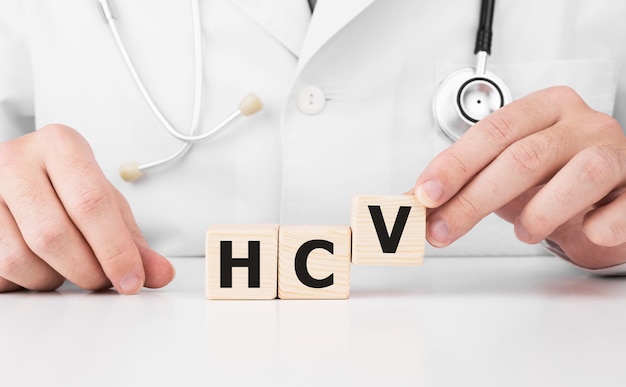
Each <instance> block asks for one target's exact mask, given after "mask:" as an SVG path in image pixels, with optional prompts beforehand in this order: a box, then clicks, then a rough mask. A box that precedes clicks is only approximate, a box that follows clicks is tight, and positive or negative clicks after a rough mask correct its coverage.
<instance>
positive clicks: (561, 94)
mask: <svg viewBox="0 0 626 387" xmlns="http://www.w3.org/2000/svg"><path fill="white" fill-rule="evenodd" d="M624 188H626V137H625V136H624V133H623V132H622V129H621V127H620V125H619V123H618V122H617V121H616V120H615V119H613V118H612V117H610V116H608V115H606V114H603V113H599V112H597V111H594V110H592V109H591V108H590V107H589V106H587V105H586V104H585V102H584V101H583V100H582V99H581V98H580V96H578V95H577V94H576V93H575V92H574V91H573V90H572V89H570V88H567V87H553V88H549V89H545V90H542V91H539V92H536V93H533V94H530V95H528V96H526V97H524V98H521V99H519V100H517V101H515V102H512V103H510V104H508V105H506V106H504V107H503V108H501V109H499V110H498V111H496V112H495V113H493V114H491V115H490V116H488V117H486V118H485V119H483V120H481V121H480V122H478V123H477V124H475V125H474V126H473V127H471V128H470V129H469V130H468V131H467V133H465V135H463V136H462V137H461V139H459V140H458V141H457V142H456V143H455V144H453V145H452V146H451V147H450V148H448V149H447V150H445V151H444V152H442V153H441V154H439V155H438V156H437V157H435V158H434V159H433V160H432V161H431V163H430V164H429V165H428V166H427V168H426V169H425V170H424V171H423V172H422V174H421V175H420V177H419V178H418V179H417V182H416V184H415V194H416V195H417V197H418V199H419V200H420V201H421V202H422V203H423V204H424V205H425V206H426V207H429V208H431V210H429V214H428V223H427V229H426V234H427V239H428V241H429V242H430V243H431V244H432V245H434V246H436V247H444V246H447V245H449V244H451V243H452V242H454V241H455V240H457V239H458V238H459V237H461V236H462V235H464V234H465V233H466V232H468V231H469V230H470V229H471V228H472V227H473V226H474V225H476V223H478V222H479V221H480V220H481V219H482V218H483V217H485V216H486V215H488V214H489V213H491V212H496V213H497V214H498V215H500V216H501V217H503V218H504V219H506V220H508V221H510V222H512V223H513V224H514V229H515V234H516V236H517V238H518V239H520V240H521V241H523V242H526V243H538V242H540V241H542V240H543V239H549V240H551V241H554V242H555V243H557V244H558V245H559V246H560V247H561V248H562V249H563V251H564V252H565V253H566V254H567V255H568V257H569V258H570V259H571V260H572V261H573V262H574V263H576V264H578V265H580V266H582V267H586V268H590V269H597V268H604V267H609V266H613V265H617V264H620V263H624V262H626V194H625V193H626V190H625V189H624Z"/></svg>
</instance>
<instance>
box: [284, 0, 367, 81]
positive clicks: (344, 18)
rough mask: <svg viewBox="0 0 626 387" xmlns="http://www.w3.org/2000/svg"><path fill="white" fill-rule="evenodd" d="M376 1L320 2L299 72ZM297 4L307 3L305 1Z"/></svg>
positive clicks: (298, 0) (304, 46)
mask: <svg viewBox="0 0 626 387" xmlns="http://www.w3.org/2000/svg"><path fill="white" fill-rule="evenodd" d="M374 1H375V0H318V1H317V5H316V6H315V13H314V14H313V18H312V19H311V23H310V24H309V28H308V32H307V34H306V39H305V41H304V45H303V46H302V51H301V53H300V60H299V63H298V72H299V71H300V70H302V68H303V67H304V66H305V65H306V63H307V62H308V61H309V60H310V59H311V57H313V55H315V53H316V52H317V51H318V50H319V49H320V48H321V47H322V46H323V45H324V44H325V43H326V42H327V41H328V40H329V39H330V38H332V37H333V36H334V35H335V34H336V33H337V32H338V31H340V30H341V29H342V28H343V27H345V26H346V25H347V24H348V23H349V22H350V21H351V20H352V19H354V18H355V17H356V16H357V15H358V14H359V13H361V12H362V11H363V10H364V9H365V8H367V7H368V6H369V5H370V4H372V3H373V2H374ZM296 2H302V3H306V1H304V0H296Z"/></svg>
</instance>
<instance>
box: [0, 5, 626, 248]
mask: <svg viewBox="0 0 626 387" xmlns="http://www.w3.org/2000/svg"><path fill="white" fill-rule="evenodd" d="M200 3H201V4H200V8H201V14H202V30H203V52H204V60H205V67H204V75H205V83H204V93H205V99H204V105H203V113H202V117H201V127H202V128H203V129H204V130H207V129H209V128H211V127H212V126H213V125H215V124H216V123H217V122H219V121H221V120H222V119H223V118H224V117H226V116H227V115H228V114H229V113H231V112H232V111H233V110H234V109H235V107H236V105H237V103H238V101H239V100H240V98H241V97H243V96H244V95H245V94H246V93H248V92H250V91H254V92H256V93H257V94H258V95H259V96H260V97H261V98H262V99H263V102H264V105H265V108H264V110H263V111H262V112H260V113H259V114H258V115H256V116H253V117H250V118H245V119H242V120H241V121H239V122H238V123H237V124H236V125H235V126H234V127H233V128H231V129H230V130H229V131H227V132H225V133H222V134H221V135H220V136H219V137H218V138H216V139H215V140H213V141H211V142H208V143H203V144H200V145H197V146H195V147H194V148H193V149H192V151H191V152H190V153H189V154H188V155H187V156H186V157H185V158H184V159H183V160H182V161H180V162H179V163H177V164H175V165H172V166H169V167H166V168H162V169H161V170H160V171H158V172H155V173H150V174H149V176H147V178H145V179H144V180H142V181H139V182H137V183H134V184H128V183H124V182H122V180H121V179H120V178H119V176H118V169H119V166H120V165H121V164H122V163H124V162H128V161H140V162H147V161H152V160H154V159H158V158H161V157H163V156H166V155H168V154H171V153H172V152H174V151H175V150H176V149H178V147H179V146H180V142H179V141H177V140H175V139H173V138H172V137H171V136H170V135H169V134H167V133H166V132H165V130H164V129H163V128H162V127H161V126H160V124H159V123H158V122H157V120H156V119H155V118H154V116H153V114H152V113H151V111H150V110H149V109H148V107H147V105H146V103H145V102H144V100H143V99H142V98H141V96H140V94H139V93H138V91H137V90H136V87H135V85H134V84H133V82H132V80H131V77H130V76H129V72H128V70H127V68H126V67H125V65H124V63H123V61H122V59H121V56H120V54H119V52H118V51H117V49H116V47H115V45H114V41H113V39H112V37H111V35H110V33H109V31H108V29H107V26H106V24H105V23H104V21H103V19H102V17H101V15H100V12H99V8H98V4H97V1H95V0H91V1H88V0H55V1H52V0H49V1H45V0H2V2H0V139H2V140H7V139H10V138H14V137H16V136H19V135H21V134H22V133H25V132H28V131H31V130H33V129H34V128H40V127H41V126H43V125H45V124H49V123H55V122H56V123H64V124H67V125H70V126H72V127H74V128H75V129H77V130H79V131H80V132H81V133H82V134H83V135H84V136H85V138H86V139H87V140H88V141H89V142H90V144H91V145H92V148H93V150H94V152H95V155H96V157H97V160H98V162H99V163H100V165H101V167H102V168H103V170H104V172H105V173H106V175H107V176H108V178H109V179H110V180H111V181H112V182H113V183H114V184H115V185H116V186H117V187H118V188H119V189H120V190H121V191H122V193H123V194H124V195H125V196H126V198H127V199H128V200H129V202H130V204H131V206H132V208H133V210H134V213H135V216H136V218H137V220H138V223H139V225H140V226H141V228H142V230H143V231H144V233H145V234H146V236H147V237H148V239H149V241H150V243H151V244H152V246H153V247H154V248H155V249H157V250H158V251H160V252H161V253H163V254H166V255H170V256H174V255H190V254H191V255H202V254H203V246H204V232H205V229H206V228H207V226H209V225H211V224H214V223H261V222H263V223H267V222H271V223H281V224H293V223H308V224H349V216H350V201H351V197H352V195H353V194H359V193H367V194H387V193H390V194H397V193H402V192H404V191H406V190H407V189H409V188H410V187H412V186H413V184H414V182H415V179H416V178H417V176H418V175H419V173H420V171H421V170H422V169H423V168H424V166H425V165H426V163H427V162H428V161H429V160H430V159H431V158H432V157H433V155H434V154H435V153H436V152H439V151H441V150H442V149H445V147H447V146H448V145H449V142H448V140H447V139H446V138H445V136H443V135H442V134H441V133H440V132H439V131H438V129H437V128H436V125H435V123H434V121H433V116H432V113H431V109H432V108H431V100H432V96H433V93H434V91H435V89H436V86H437V84H438V82H439V81H440V80H441V79H442V78H443V77H444V76H445V75H446V74H448V73H449V72H450V71H453V70H456V69H459V68H463V67H469V66H473V65H474V62H475V57H474V54H473V48H474V47H473V45H474V36H475V29H476V25H477V20H478V12H479V0H471V1H468V0H441V1H427V2H426V1H415V0H377V1H374V0H342V1H332V0H319V1H318V4H317V8H316V10H315V13H314V16H313V17H312V18H311V14H310V11H309V9H308V4H307V2H306V0H271V1H270V0H264V1H256V0H202V1H201V2H200ZM115 8H116V10H117V15H118V20H119V26H120V32H121V34H122V36H123V38H124V40H125V42H126V44H127V46H128V49H129V52H130V55H131V56H132V58H133V60H134V62H135V64H136V66H137V68H138V71H139V73H140V74H141V76H142V78H143V80H144V81H145V84H146V85H147V88H148V89H149V91H150V93H151V94H152V95H153V98H154V100H155V101H156V103H157V104H158V105H159V106H160V108H161V109H162V111H163V113H164V114H165V116H166V117H168V119H169V120H170V121H171V122H172V123H173V124H174V125H175V126H176V127H177V128H179V129H180V130H181V131H188V128H189V126H190V121H191V110H192V99H193V49H192V29H191V13H190V12H191V11H190V6H189V4H188V3H187V2H185V1H180V0H159V1H155V0H133V1H121V0H117V1H116V2H115ZM624 17H626V2H623V1H617V0H594V1H582V0H581V1H572V0H551V1H544V0H526V1H516V0H500V1H498V4H497V5H496V12H495V19H494V41H493V52H492V56H491V57H490V59H489V62H488V68H489V69H490V70H491V71H492V72H494V73H496V74H498V75H499V76H500V77H501V78H502V79H503V80H504V81H505V82H506V83H507V84H508V85H509V87H510V89H511V92H512V94H513V97H514V98H519V97H521V96H524V95H526V94H528V93H530V92H532V91H535V90H538V89H541V88H544V87H546V86H550V85H557V84H566V85H569V86H571V87H573V88H574V89H576V90H577V91H578V92H579V93H580V94H581V95H582V96H583V98H584V99H585V100H586V101H587V102H588V103H589V104H590V105H591V106H592V107H594V108H595V109H597V110H600V111H604V112H607V113H614V114H615V116H616V117H618V119H620V120H621V122H622V124H624V123H626V95H625V90H626V69H625V68H624V65H625V63H626V27H625V26H626V23H624ZM308 86H315V87H317V88H318V89H319V90H320V91H321V93H322V97H323V98H322V99H321V101H322V102H319V101H318V102H315V103H314V107H315V108H319V109H317V110H319V111H318V112H317V113H316V114H307V113H303V112H302V111H301V109H300V108H299V107H298V104H297V103H296V101H297V99H298V97H299V96H301V94H302V92H303V89H304V88H306V87H308ZM319 103H321V105H319V106H318V105H316V104H319ZM59 151H61V150H59ZM24 162H28V161H27V158H26V157H25V160H24ZM0 184H1V183H0ZM539 252H542V250H541V249H539V248H538V247H536V246H527V245H524V244H522V243H520V242H518V241H516V239H515V238H514V235H513V231H512V227H511V226H509V225H507V224H505V223H504V222H502V221H500V220H499V219H497V218H496V217H495V216H491V217H489V219H487V220H485V221H483V222H481V224H480V225H479V226H478V227H477V228H476V229H475V230H473V231H472V232H471V233H470V234H468V235H467V236H466V237H464V238H462V239H461V240H460V241H459V242H457V243H455V244H454V245H453V246H452V247H450V248H447V249H443V250H436V249H431V250H429V251H428V252H427V254H428V255H429V256H434V255H438V254H445V255H455V254H458V255H521V254H535V253H539Z"/></svg>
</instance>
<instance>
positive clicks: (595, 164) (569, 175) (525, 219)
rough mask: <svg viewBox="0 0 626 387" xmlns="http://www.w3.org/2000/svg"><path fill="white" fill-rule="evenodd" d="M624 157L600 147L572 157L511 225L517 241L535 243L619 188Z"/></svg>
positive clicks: (622, 176) (622, 175) (611, 148)
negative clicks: (513, 225) (513, 224)
mask: <svg viewBox="0 0 626 387" xmlns="http://www.w3.org/2000/svg"><path fill="white" fill-rule="evenodd" d="M625 153H626V152H625V150H623V149H619V148H617V147H615V146H611V145H602V146H594V147H590V148H587V149H585V150H583V151H582V152H580V153H578V154H577V155H576V156H574V157H573V158H572V159H571V160H570V162H568V163H567V164H566V165H565V166H564V167H563V168H562V169H561V170H560V171H559V172H558V173H557V174H556V175H555V176H554V177H553V178H552V179H551V180H550V182H548V183H547V184H546V185H545V186H544V187H543V189H541V190H540V191H539V192H538V193H537V194H536V195H535V196H534V197H533V198H532V199H531V200H530V202H529V203H528V205H527V206H526V207H525V208H524V210H523V211H522V213H521V214H520V217H519V219H518V220H517V221H516V223H515V232H516V234H517V237H518V238H519V239H520V240H522V241H524V242H527V243H538V242H540V241H541V240H543V239H545V238H546V237H548V236H549V235H550V234H552V233H553V232H554V230H556V229H557V227H559V226H560V225H561V224H564V223H565V222H567V221H568V220H569V219H571V218H573V217H575V216H576V215H577V214H579V213H581V212H585V211H588V209H589V208H591V207H592V206H593V205H594V203H596V202H598V201H600V200H601V199H602V198H604V197H605V196H607V195H608V194H609V193H610V192H611V191H612V190H613V189H614V188H615V187H616V186H619V185H622V184H623V183H624V181H625V180H626V176H625V174H626V171H625V170H624V168H623V165H626V164H625V163H626V156H625ZM605 232H606V230H605Z"/></svg>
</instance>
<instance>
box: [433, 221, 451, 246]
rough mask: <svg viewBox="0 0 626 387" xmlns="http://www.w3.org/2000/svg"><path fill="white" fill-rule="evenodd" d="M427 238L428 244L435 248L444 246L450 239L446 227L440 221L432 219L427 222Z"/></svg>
mask: <svg viewBox="0 0 626 387" xmlns="http://www.w3.org/2000/svg"><path fill="white" fill-rule="evenodd" d="M428 236H429V240H430V243H432V244H433V245H435V246H445V245H446V244H447V241H448V238H449V237H450V230H449V229H448V225H447V224H446V222H444V221H443V220H441V219H434V220H431V221H429V222H428Z"/></svg>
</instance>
